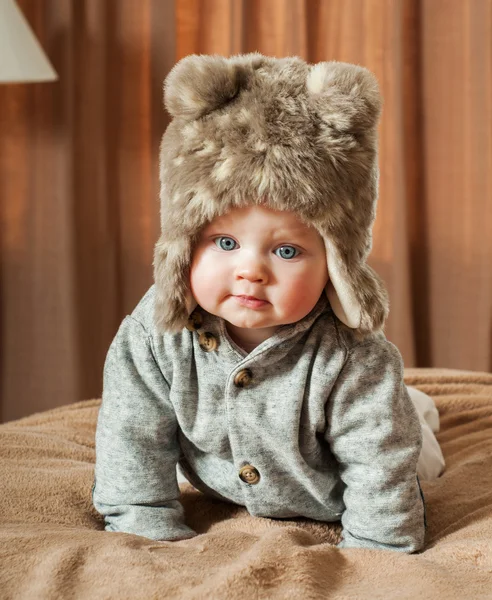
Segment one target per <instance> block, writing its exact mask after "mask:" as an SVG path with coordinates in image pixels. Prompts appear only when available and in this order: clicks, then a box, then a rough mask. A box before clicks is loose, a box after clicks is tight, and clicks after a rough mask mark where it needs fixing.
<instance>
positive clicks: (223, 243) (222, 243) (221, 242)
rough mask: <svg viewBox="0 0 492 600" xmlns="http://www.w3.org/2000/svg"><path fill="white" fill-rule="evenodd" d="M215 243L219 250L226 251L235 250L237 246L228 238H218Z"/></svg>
mask: <svg viewBox="0 0 492 600" xmlns="http://www.w3.org/2000/svg"><path fill="white" fill-rule="evenodd" d="M214 243H215V245H216V246H217V247H218V248H220V249H221V250H226V251H229V250H234V249H235V248H236V245H237V244H236V242H235V241H234V240H233V239H232V238H230V237H226V236H221V237H216V238H215V239H214Z"/></svg>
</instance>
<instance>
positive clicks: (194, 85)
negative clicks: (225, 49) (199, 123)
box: [164, 54, 240, 120]
mask: <svg viewBox="0 0 492 600" xmlns="http://www.w3.org/2000/svg"><path fill="white" fill-rule="evenodd" d="M239 85H240V69H238V67H237V65H235V64H231V62H229V61H227V60H226V59H225V58H224V57H222V56H207V55H197V54H192V55H190V56H186V57H185V58H183V59H181V60H180V61H179V62H178V63H177V64H176V65H175V66H174V68H173V69H172V71H171V72H170V73H169V75H168V76H167V77H166V79H165V81H164V105H165V106H166V108H167V110H168V111H169V113H170V114H171V115H172V116H173V117H183V118H185V119H189V120H193V119H198V118H199V117H201V116H203V115H204V114H207V113H209V112H211V111H213V110H216V109H217V108H219V107H220V106H222V105H223V104H226V103H227V102H229V101H230V100H231V99H232V98H234V96H236V94H237V93H238V91H239Z"/></svg>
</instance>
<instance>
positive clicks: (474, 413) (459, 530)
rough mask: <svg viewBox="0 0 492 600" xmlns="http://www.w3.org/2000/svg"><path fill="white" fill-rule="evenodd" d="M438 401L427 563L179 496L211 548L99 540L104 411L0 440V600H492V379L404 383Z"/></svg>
mask: <svg viewBox="0 0 492 600" xmlns="http://www.w3.org/2000/svg"><path fill="white" fill-rule="evenodd" d="M406 382H407V384H409V385H414V386H415V387H417V388H419V389H421V390H422V391H424V392H426V393H428V394H430V395H431V396H432V397H433V398H434V399H435V401H436V404H437V407H438V409H439V412H440V415H441V433H439V434H438V439H439V442H440V443H441V446H442V449H443V452H444V456H445V458H446V461H447V470H446V472H445V473H444V475H443V476H442V477H441V478H440V479H439V480H438V481H435V482H433V483H425V482H424V483H423V486H422V487H423V491H424V494H425V496H426V501H427V519H428V526H429V527H428V532H427V544H426V548H425V550H424V551H423V552H421V553H419V554H414V555H405V554H399V553H397V552H390V551H377V550H359V549H347V550H339V549H337V548H335V547H333V545H332V544H333V543H335V542H336V541H337V540H338V538H339V533H340V530H339V527H338V526H334V525H328V524H322V523H315V522H310V521H307V520H304V519H297V520H292V521H284V520H271V519H261V518H254V517H250V516H249V515H248V514H247V513H246V511H245V509H243V508H241V507H235V506H232V505H227V504H225V503H221V502H219V501H216V500H213V499H209V498H206V497H205V496H203V495H202V494H200V493H199V492H197V491H195V490H194V489H193V488H191V486H183V487H182V501H183V504H184V506H185V511H186V520H187V522H188V523H189V525H190V526H191V527H192V528H193V529H195V530H196V531H197V532H198V533H200V534H201V535H198V536H197V537H196V538H193V539H191V540H184V541H181V542H155V541H152V540H148V539H146V538H142V537H138V536H135V535H128V534H121V533H109V532H105V531H103V524H102V521H101V519H100V517H99V516H98V514H97V513H96V512H95V511H94V509H93V508H92V505H91V485H92V476H93V463H94V430H95V423H96V416H97V411H98V407H99V401H98V400H89V401H86V402H80V403H78V404H74V405H70V406H66V407H62V408H59V409H55V410H51V411H48V412H44V413H40V414H36V415H33V416H31V417H28V418H25V419H22V420H19V421H15V422H11V423H6V424H4V425H1V426H0V482H1V486H2V487H1V492H0V494H1V496H0V598H2V599H4V598H5V599H6V598H15V599H18V598H25V599H28V600H37V599H43V598H47V599H50V600H55V599H58V598H59V599H63V600H68V599H70V598H75V599H77V600H78V599H84V598H87V599H91V600H94V599H97V598H118V599H121V598H132V599H138V598H145V599H146V600H148V599H151V598H156V599H157V598H159V599H162V598H166V599H167V598H184V599H191V598H197V599H198V598H212V599H222V598H223V599H227V600H233V599H236V598H237V599H241V600H245V599H250V598H268V599H275V598H293V599H296V600H297V599H301V600H304V599H311V598H344V599H348V598H371V599H372V598H390V599H392V598H411V599H415V598H432V599H436V598H437V599H440V598H443V599H446V600H447V599H451V598H467V599H468V600H476V599H479V598H487V599H490V598H492V374H487V373H474V372H465V371H452V370H437V369H407V371H406Z"/></svg>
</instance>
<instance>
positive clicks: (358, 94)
mask: <svg viewBox="0 0 492 600" xmlns="http://www.w3.org/2000/svg"><path fill="white" fill-rule="evenodd" d="M306 86H307V91H308V93H309V94H310V96H311V97H312V99H313V101H314V103H315V106H316V109H317V111H318V113H319V115H320V116H321V118H322V119H323V121H325V122H326V123H327V124H328V125H329V126H331V127H333V128H334V129H337V130H338V131H356V130H362V129H367V128H371V127H374V126H375V125H376V124H377V122H378V119H379V115H380V113H381V105H382V101H381V96H380V93H379V85H378V82H377V79H376V77H375V76H374V75H373V74H372V73H371V72H370V71H368V70H367V69H365V68H364V67H360V66H358V65H353V64H350V63H342V62H336V61H332V62H321V63H318V64H316V65H313V66H312V67H311V70H310V71H309V74H308V76H307V80H306Z"/></svg>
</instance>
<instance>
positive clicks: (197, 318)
mask: <svg viewBox="0 0 492 600" xmlns="http://www.w3.org/2000/svg"><path fill="white" fill-rule="evenodd" d="M202 322H203V317H202V315H201V314H200V313H199V312H196V311H195V312H192V313H191V315H190V317H189V319H188V323H187V324H186V329H188V331H196V330H197V329H200V326H201V324H202Z"/></svg>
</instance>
